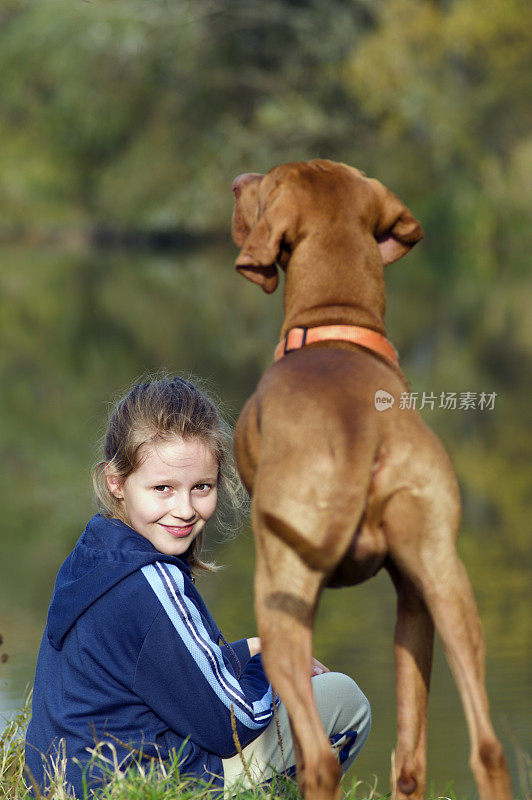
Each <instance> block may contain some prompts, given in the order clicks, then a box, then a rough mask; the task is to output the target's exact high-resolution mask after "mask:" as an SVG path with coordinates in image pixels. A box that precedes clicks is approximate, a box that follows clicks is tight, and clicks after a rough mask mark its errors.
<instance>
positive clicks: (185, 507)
mask: <svg viewBox="0 0 532 800" xmlns="http://www.w3.org/2000/svg"><path fill="white" fill-rule="evenodd" d="M170 513H171V514H172V516H173V517H177V518H178V519H181V520H183V522H190V521H191V520H193V519H194V517H195V516H196V512H195V510H194V506H193V505H192V502H191V500H190V495H189V494H188V493H187V494H184V495H179V496H178V497H176V500H175V503H174V506H173V508H172V510H171V512H170Z"/></svg>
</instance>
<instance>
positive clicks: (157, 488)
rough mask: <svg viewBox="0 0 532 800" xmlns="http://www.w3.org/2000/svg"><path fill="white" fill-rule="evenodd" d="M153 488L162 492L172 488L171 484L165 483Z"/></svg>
mask: <svg viewBox="0 0 532 800" xmlns="http://www.w3.org/2000/svg"><path fill="white" fill-rule="evenodd" d="M153 488H154V489H155V491H156V492H161V493H163V492H166V490H167V489H170V487H169V486H164V485H163V486H154V487H153Z"/></svg>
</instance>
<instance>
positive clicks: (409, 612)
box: [387, 563, 434, 800]
mask: <svg viewBox="0 0 532 800" xmlns="http://www.w3.org/2000/svg"><path fill="white" fill-rule="evenodd" d="M387 568H388V572H389V573H390V576H391V578H392V581H393V583H394V586H395V589H396V592H397V623H396V627H395V672H396V691H397V746H396V750H395V762H394V765H393V771H392V792H393V797H396V798H397V800H402V799H403V798H409V800H414V799H415V800H418V798H422V797H423V796H424V792H425V786H426V762H427V701H428V693H429V684H430V673H431V669H432V651H433V643H434V624H433V622H432V619H431V617H430V614H429V613H428V610H427V607H426V605H425V603H424V601H423V599H422V597H421V595H420V594H419V592H418V591H417V589H416V588H415V586H414V585H413V584H412V582H411V581H409V580H408V579H407V578H405V577H404V576H402V575H401V574H400V573H399V572H398V571H397V570H396V568H395V566H394V565H393V564H392V563H389V564H388V566H387Z"/></svg>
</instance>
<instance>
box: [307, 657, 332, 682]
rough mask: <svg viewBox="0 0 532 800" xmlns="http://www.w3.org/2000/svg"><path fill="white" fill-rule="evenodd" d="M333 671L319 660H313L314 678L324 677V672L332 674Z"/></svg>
mask: <svg viewBox="0 0 532 800" xmlns="http://www.w3.org/2000/svg"><path fill="white" fill-rule="evenodd" d="M330 671H331V670H330V669H329V668H328V667H326V666H325V664H322V663H321V661H318V659H317V658H313V659H312V673H311V674H312V677H314V676H315V675H323V673H324V672H330Z"/></svg>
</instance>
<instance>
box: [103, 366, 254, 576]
mask: <svg viewBox="0 0 532 800" xmlns="http://www.w3.org/2000/svg"><path fill="white" fill-rule="evenodd" d="M195 383H197V380H196V379H194V383H192V381H190V380H187V379H185V378H181V377H178V376H176V377H172V378H170V377H166V376H165V377H162V378H158V379H156V380H150V381H147V382H146V383H137V384H135V386H134V387H133V388H132V389H131V391H130V392H128V394H127V395H125V396H124V397H122V398H121V399H120V400H119V401H118V402H117V403H116V404H115V406H114V408H113V410H112V412H111V414H110V416H109V421H108V425H107V432H106V434H105V438H104V441H103V458H102V459H101V460H100V461H99V462H98V463H97V464H96V466H95V468H94V471H93V485H94V491H95V494H96V502H97V506H98V510H99V512H100V514H102V516H104V517H106V518H108V519H114V518H117V519H119V520H121V521H122V522H125V523H126V524H129V522H128V520H127V518H126V517H125V513H124V511H123V505H122V504H121V503H120V501H119V500H118V499H117V498H116V497H114V495H113V494H112V493H111V492H110V490H109V487H108V485H107V480H106V476H105V468H106V466H107V465H109V466H111V467H112V471H113V473H114V474H115V475H117V476H118V477H119V479H120V481H121V482H123V481H125V479H126V478H127V477H128V475H131V473H132V472H134V471H135V470H136V469H137V467H138V466H139V465H140V462H141V458H142V453H141V449H142V447H143V445H146V444H148V443H150V444H151V443H154V442H157V441H161V440H162V441H164V440H165V439H168V438H170V437H172V436H175V435H177V436H180V437H181V438H183V439H195V438H198V439H201V441H202V442H203V443H204V444H205V445H206V446H207V447H208V448H209V450H210V451H211V452H212V454H213V455H214V457H215V458H216V460H217V462H218V493H219V498H220V502H219V504H218V507H217V514H216V516H217V518H218V524H219V526H221V528H222V530H224V532H225V533H229V532H232V529H231V525H230V524H229V522H228V520H227V518H226V515H224V512H227V511H228V510H229V511H231V512H232V513H233V517H234V521H235V522H236V521H237V518H238V512H239V511H240V510H241V509H242V507H243V506H244V505H245V491H244V488H243V486H242V484H241V482H240V480H239V478H238V474H237V472H236V469H235V465H234V461H233V457H232V432H231V428H230V427H229V425H228V424H227V423H226V422H225V420H224V419H223V418H222V416H221V415H220V413H219V412H218V410H217V408H216V406H215V404H214V402H213V401H212V400H211V399H210V398H209V397H208V396H207V395H206V394H205V393H204V392H203V391H200V389H199V388H198V387H197V386H196V385H195ZM234 527H236V526H233V530H234ZM202 545H203V531H202V532H201V533H200V534H199V536H197V537H196V539H194V541H193V542H192V544H191V545H190V547H189V549H188V550H187V554H186V555H187V558H188V562H189V564H190V567H191V569H193V570H206V571H209V572H212V571H213V570H214V569H216V566H215V565H214V564H212V563H208V562H205V561H203V560H202V559H201V558H200V553H201V549H202Z"/></svg>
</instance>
